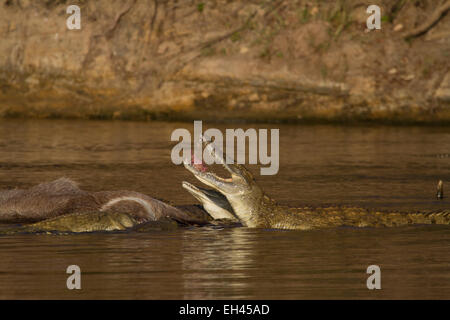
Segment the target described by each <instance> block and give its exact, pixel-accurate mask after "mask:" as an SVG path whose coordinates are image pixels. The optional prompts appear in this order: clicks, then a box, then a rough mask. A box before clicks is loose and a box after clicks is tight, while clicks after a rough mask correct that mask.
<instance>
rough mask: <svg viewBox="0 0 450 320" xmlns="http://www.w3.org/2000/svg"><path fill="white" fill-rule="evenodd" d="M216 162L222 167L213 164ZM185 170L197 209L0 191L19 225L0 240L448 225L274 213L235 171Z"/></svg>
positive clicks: (398, 216) (135, 196)
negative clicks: (26, 235)
mask: <svg viewBox="0 0 450 320" xmlns="http://www.w3.org/2000/svg"><path fill="white" fill-rule="evenodd" d="M214 156H216V155H214ZM216 157H217V156H216ZM216 160H219V161H222V163H223V162H224V160H223V159H220V158H217V159H216ZM185 167H186V168H187V169H188V170H189V171H191V172H192V173H193V174H194V176H195V177H196V178H197V179H198V180H200V181H201V182H203V183H205V184H206V185H208V186H209V187H212V188H213V190H209V189H204V188H199V187H195V186H194V185H192V184H190V183H188V182H183V184H182V186H183V188H185V189H186V190H187V191H189V192H190V193H191V194H192V195H193V196H194V197H195V198H196V199H197V200H199V201H200V203H201V206H200V205H193V206H179V207H175V206H170V205H168V204H166V203H164V202H162V201H159V200H156V199H153V198H151V197H149V196H147V195H144V194H142V193H138V192H134V191H102V192H87V191H83V190H81V189H79V188H78V186H77V185H76V184H75V183H74V182H73V181H71V180H69V179H64V178H62V179H58V180H55V181H53V182H50V183H43V184H40V185H38V186H35V187H33V188H30V189H28V190H17V189H16V190H8V191H1V192H0V222H4V223H5V222H9V223H21V224H22V225H18V226H17V225H16V226H10V227H7V228H1V229H0V234H11V233H17V232H33V233H36V232H51V231H57V232H94V231H123V230H136V231H146V230H147V231H148V230H168V229H174V228H176V227H177V226H178V225H180V224H181V225H211V224H213V225H214V224H215V225H231V226H238V225H242V226H244V227H249V228H273V229H293V230H310V229H318V228H331V227H338V226H352V227H394V226H402V225H408V224H444V225H450V211H446V210H442V211H434V212H432V211H428V212H427V211H424V212H387V211H380V210H375V209H364V208H358V207H322V208H320V207H319V208H317V207H316V208H313V207H302V208H291V207H287V206H281V205H279V204H277V203H276V202H275V201H274V200H272V199H271V198H269V197H268V196H267V195H266V194H265V193H264V192H263V191H262V189H261V188H260V187H259V185H258V184H257V183H256V182H255V179H254V178H253V176H252V174H251V173H250V172H249V171H248V170H247V169H246V168H245V167H244V166H242V165H237V164H224V167H225V169H226V170H227V171H228V172H229V173H230V175H231V177H230V178H222V177H219V176H217V175H216V174H215V173H213V172H211V171H209V170H207V169H205V168H204V167H202V168H200V169H199V168H198V166H195V165H192V164H191V163H185ZM24 223H25V224H24Z"/></svg>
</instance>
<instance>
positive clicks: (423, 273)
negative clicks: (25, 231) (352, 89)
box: [0, 120, 450, 299]
mask: <svg viewBox="0 0 450 320" xmlns="http://www.w3.org/2000/svg"><path fill="white" fill-rule="evenodd" d="M181 127H185V128H188V129H192V124H189V123H160V122H151V123H140V122H95V121H90V122H84V121H19V120H5V121H0V188H1V189H7V188H13V187H20V188H27V187H30V186H32V185H34V184H37V183H40V182H43V181H50V180H52V179H56V178H58V177H61V176H66V177H69V178H72V179H74V180H76V181H78V182H79V183H80V186H81V187H82V188H84V189H87V190H117V189H128V190H135V191H140V192H143V193H146V194H149V195H151V196H153V197H155V198H160V199H165V200H168V201H170V202H172V203H175V204H190V203H191V204H192V203H195V199H193V198H192V197H191V196H190V195H189V194H188V193H187V192H185V191H184V190H183V189H182V188H181V181H182V180H188V181H190V182H192V183H195V184H197V185H199V184H200V183H199V182H198V181H197V180H195V178H193V177H192V176H191V174H190V173H188V172H187V171H186V170H185V169H184V168H183V167H182V166H175V165H173V164H172V163H171V161H170V151H171V148H172V147H173V146H174V145H175V143H174V142H171V141H170V135H171V133H172V131H173V130H174V129H176V128H181ZM204 127H205V128H206V127H207V126H206V125H204ZM211 127H217V128H219V129H225V128H238V127H243V128H246V127H253V128H259V127H262V128H271V127H273V128H280V171H279V173H278V174H277V175H275V176H260V175H259V170H258V167H255V166H251V169H252V171H253V172H254V173H255V176H256V178H257V180H258V182H259V183H260V185H261V186H262V187H263V189H264V190H265V191H266V192H267V193H268V194H269V195H271V196H272V197H273V198H275V199H277V200H278V201H279V202H280V203H284V204H289V205H294V206H295V205H302V204H350V205H360V206H367V207H383V208H386V207H390V208H396V209H397V208H398V209H403V210H417V209H430V208H432V209H436V210H438V209H440V208H445V209H448V208H449V206H450V201H449V200H448V199H444V200H442V201H437V200H436V199H435V188H436V183H437V181H438V180H439V179H442V180H444V181H447V182H448V181H450V128H443V127H339V126H288V125H281V126H280V125H278V126H276V125H272V126H261V125H246V126H242V125H238V124H236V125H226V126H225V125H211ZM449 253H450V228H449V227H445V226H414V227H402V228H389V229H370V228H368V229H353V228H337V229H330V230H317V231H307V232H305V231H303V232H300V231H274V230H252V229H245V228H232V229H230V228H227V229H211V228H192V229H180V230H177V231H166V232H153V233H145V234H142V233H126V234H122V233H116V234H80V235H66V236H56V235H15V236H3V237H1V238H0V298H3V299H5V298H24V299H29V298H45V299H47V298H50V299H53V298H64V299H65V298H83V299H90V298H96V299H104V298H112V299H118V298H125V299H159V298H163V299H313V298H325V299H336V298H341V299H347V298H360V299H378V298H384V299H386V298H406V299H432V298H437V299H450V257H449ZM71 264H76V265H79V266H80V267H81V270H82V290H80V291H76V290H73V291H70V290H68V289H67V288H66V279H67V276H68V275H67V274H66V273H65V270H66V268H67V266H69V265H71ZM372 264H376V265H379V266H380V267H381V272H382V290H368V289H367V287H366V279H367V277H368V275H367V274H366V269H367V267H368V266H369V265H372Z"/></svg>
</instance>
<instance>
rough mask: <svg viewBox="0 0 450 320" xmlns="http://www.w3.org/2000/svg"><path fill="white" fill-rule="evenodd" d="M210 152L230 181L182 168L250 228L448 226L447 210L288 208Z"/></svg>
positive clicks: (243, 171)
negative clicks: (215, 193) (225, 202)
mask: <svg viewBox="0 0 450 320" xmlns="http://www.w3.org/2000/svg"><path fill="white" fill-rule="evenodd" d="M214 150H217V148H216V149H213V151H211V152H212V156H214V157H215V158H216V162H217V163H222V164H223V166H224V168H225V170H226V171H228V172H229V173H230V175H231V177H230V178H222V177H219V176H218V175H216V174H215V173H214V172H212V171H209V170H204V169H203V170H198V169H197V168H196V167H195V166H193V165H192V164H191V163H189V162H185V164H184V165H185V167H186V168H187V169H188V170H189V171H190V172H192V173H193V174H194V176H195V177H196V178H197V179H198V180H200V181H201V182H202V183H204V184H206V185H207V186H209V187H211V188H213V189H214V190H216V191H218V192H220V193H222V194H223V195H224V196H225V197H226V198H227V200H228V202H229V203H230V205H231V207H232V209H233V213H234V214H235V215H236V217H237V218H238V219H239V221H240V222H241V223H242V224H243V225H244V226H246V227H249V228H274V229H293V230H310V229H318V228H331V227H338V226H352V227H394V226H402V225H408V224H444V225H450V210H449V211H447V210H442V211H423V212H387V211H380V210H375V209H364V208H357V207H325V208H312V207H302V208H290V207H287V206H281V205H279V204H277V203H276V201H274V200H272V199H271V198H269V197H268V196H267V195H266V194H265V193H264V192H263V191H262V189H261V188H260V187H259V185H258V184H257V183H256V181H255V179H254V177H253V175H252V174H251V173H250V171H248V170H247V169H246V168H245V167H244V166H242V165H239V164H226V161H225V159H223V158H221V157H219V156H218V155H217V154H216V153H215V152H214Z"/></svg>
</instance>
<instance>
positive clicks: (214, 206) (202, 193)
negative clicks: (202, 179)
mask: <svg viewBox="0 0 450 320" xmlns="http://www.w3.org/2000/svg"><path fill="white" fill-rule="evenodd" d="M182 186H183V188H184V189H186V190H187V191H188V192H189V193H190V194H192V195H193V196H194V198H196V199H197V200H198V201H200V203H201V204H202V205H203V208H204V209H205V210H206V212H208V213H209V215H210V216H211V217H213V218H214V219H229V220H233V221H235V220H236V217H235V216H234V215H233V214H232V213H231V212H230V211H228V210H227V209H225V208H224V207H225V206H226V207H230V204H228V203H227V200H226V199H225V198H222V199H216V198H218V197H217V196H216V197H213V196H212V195H208V191H207V190H204V189H201V188H197V187H196V186H194V185H192V184H190V183H189V182H186V181H183V182H182ZM210 192H211V191H210ZM221 197H223V196H221ZM229 210H232V209H231V208H229Z"/></svg>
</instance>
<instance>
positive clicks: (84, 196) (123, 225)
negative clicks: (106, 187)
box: [0, 178, 230, 234]
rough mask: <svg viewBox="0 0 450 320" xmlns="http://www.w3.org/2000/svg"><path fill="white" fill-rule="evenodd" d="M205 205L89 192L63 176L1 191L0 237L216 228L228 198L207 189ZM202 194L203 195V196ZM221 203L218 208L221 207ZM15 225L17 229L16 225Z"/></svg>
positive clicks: (119, 193) (133, 194)
mask: <svg viewBox="0 0 450 320" xmlns="http://www.w3.org/2000/svg"><path fill="white" fill-rule="evenodd" d="M204 192H205V193H204V196H203V197H202V201H201V203H202V204H206V205H207V206H208V208H209V209H210V211H209V212H210V213H212V216H210V215H209V214H208V212H207V211H205V210H204V209H203V207H202V206H199V205H191V206H179V207H175V206H170V205H168V204H166V203H164V202H162V201H160V200H157V199H153V198H151V197H149V196H147V195H145V194H142V193H138V192H134V191H125V190H122V191H102V192H87V191H84V190H81V189H80V188H79V187H78V186H77V184H76V183H75V182H73V181H72V180H70V179H66V178H61V179H58V180H55V181H52V182H48V183H42V184H39V185H37V186H34V187H32V188H30V189H26V190H19V189H14V190H5V191H0V222H2V223H8V224H9V225H4V226H3V227H2V228H0V234H13V233H39V232H53V231H56V232H59V233H66V232H95V231H123V230H131V229H133V230H136V231H140V232H142V231H145V230H167V229H174V228H175V227H177V226H178V225H207V224H215V222H214V221H213V220H214V218H215V217H217V218H218V219H221V218H223V217H220V216H217V214H216V210H217V211H218V212H221V211H222V208H221V206H227V205H228V207H227V209H228V208H230V207H229V204H228V202H227V200H226V198H225V197H224V196H223V195H221V194H220V193H218V192H216V191H212V190H211V191H209V192H208V190H205V189H204ZM201 193H202V192H199V194H201ZM215 202H217V204H215ZM223 223H227V222H226V221H223ZM12 224H14V225H12Z"/></svg>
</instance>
